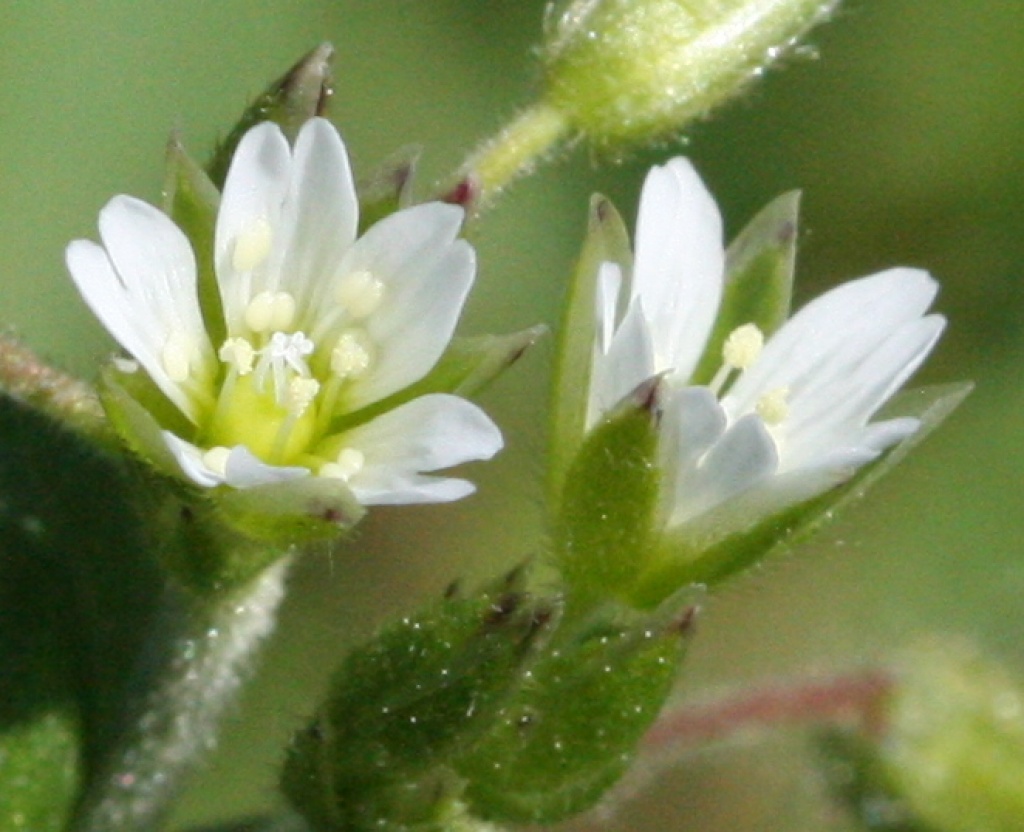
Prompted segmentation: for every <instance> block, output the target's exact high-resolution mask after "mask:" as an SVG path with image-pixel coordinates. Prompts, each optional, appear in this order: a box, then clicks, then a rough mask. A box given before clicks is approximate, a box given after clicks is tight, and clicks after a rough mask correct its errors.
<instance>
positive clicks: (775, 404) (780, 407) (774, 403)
mask: <svg viewBox="0 0 1024 832" xmlns="http://www.w3.org/2000/svg"><path fill="white" fill-rule="evenodd" d="M788 399H789V388H788V387H777V388H776V389H774V390H769V391H768V392H767V393H765V394H764V395H763V396H761V398H759V399H758V400H757V404H756V405H754V410H756V411H757V415H758V416H760V417H761V418H762V419H764V422H765V424H766V425H769V426H775V425H781V424H782V423H783V422H784V421H786V418H787V417H788V416H789V402H788Z"/></svg>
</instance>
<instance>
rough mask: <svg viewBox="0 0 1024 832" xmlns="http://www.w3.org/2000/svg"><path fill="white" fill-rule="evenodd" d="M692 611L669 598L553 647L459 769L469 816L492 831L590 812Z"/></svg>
mask: <svg viewBox="0 0 1024 832" xmlns="http://www.w3.org/2000/svg"><path fill="white" fill-rule="evenodd" d="M688 594H689V593H684V595H688ZM685 600H686V599H684V601H685ZM692 613H693V607H690V606H688V605H685V606H681V605H680V601H679V600H677V599H673V600H672V601H671V602H670V603H668V604H666V606H665V608H664V609H662V610H660V611H659V612H658V613H657V614H656V615H654V616H650V617H646V618H641V619H637V620H634V621H633V622H632V623H630V624H629V625H628V626H622V625H617V624H614V623H605V624H603V625H598V626H596V627H593V628H591V629H589V631H587V632H586V633H585V634H584V635H581V636H579V637H577V638H575V639H573V640H572V641H570V642H569V643H564V642H559V644H558V645H557V649H555V650H551V651H549V652H548V653H547V654H546V655H545V657H544V659H543V660H542V661H539V662H538V663H537V664H536V665H535V666H534V667H533V668H532V669H531V672H530V679H529V681H528V683H527V684H525V685H524V686H523V689H522V692H521V693H520V695H519V696H518V697H516V699H515V701H514V702H513V703H512V705H510V706H509V707H507V708H506V709H505V710H504V712H503V715H502V718H501V720H500V721H499V722H498V723H497V725H496V726H495V728H494V729H493V730H492V731H491V733H490V734H489V735H488V736H487V737H486V738H485V739H484V740H482V741H481V742H480V743H479V744H478V745H477V747H476V748H475V749H474V750H473V751H472V753H470V754H468V755H467V756H465V757H464V758H463V759H462V760H460V761H459V764H458V766H457V768H458V771H459V773H460V774H462V776H463V777H465V778H466V780H467V786H466V793H465V796H464V800H465V801H466V804H467V806H468V807H469V810H470V812H472V813H473V814H474V815H475V816H477V817H480V818H483V819H484V820H490V821H494V822H497V823H511V824H520V823H539V824H548V823H557V822H559V821H561V820H565V819H567V818H569V817H572V816H573V815H575V814H578V813H579V812H582V811H585V810H586V809H589V808H591V807H592V806H593V805H594V804H596V803H597V801H598V800H599V799H600V798H601V797H602V796H603V795H604V794H605V792H606V791H607V790H608V789H609V788H610V787H611V786H612V785H614V784H615V783H616V782H617V781H618V780H619V778H620V777H621V776H622V775H623V773H624V772H625V771H626V769H627V768H628V766H629V764H630V763H631V761H632V758H633V755H634V752H635V750H636V747H637V745H638V743H639V741H640V739H641V738H642V737H643V735H644V734H645V733H646V731H647V729H648V728H649V727H650V726H651V724H652V723H653V722H654V720H655V719H656V718H657V716H658V714H659V712H660V711H661V708H662V705H663V704H664V702H665V699H666V698H667V696H668V694H669V693H670V691H671V689H672V685H673V682H674V680H675V677H676V674H677V671H678V668H679V665H680V662H681V660H682V656H683V651H684V649H685V639H684V638H683V635H684V634H686V633H688V632H689V626H688V625H689V622H690V620H691V618H692Z"/></svg>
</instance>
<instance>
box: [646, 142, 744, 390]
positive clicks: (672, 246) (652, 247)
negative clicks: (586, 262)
mask: <svg viewBox="0 0 1024 832" xmlns="http://www.w3.org/2000/svg"><path fill="white" fill-rule="evenodd" d="M724 268H725V248H724V246H723V242H722V219H721V215H720V214H719V212H718V207H717V206H716V205H715V201H714V198H713V197H712V196H711V194H710V193H709V192H708V190H707V188H706V187H705V186H704V183H703V182H701V180H700V177H699V176H698V175H697V173H696V171H695V170H694V169H693V166H692V165H691V164H690V162H689V161H687V160H686V159H683V158H676V159H672V160H671V161H670V162H669V163H668V164H666V165H665V166H664V167H655V168H653V169H652V170H651V172H650V174H648V176H647V181H646V182H645V183H644V188H643V194H642V196H641V199H640V210H639V214H638V218H637V228H636V258H635V263H634V268H633V289H632V296H633V297H641V298H642V299H643V304H644V309H645V311H646V312H647V314H648V315H649V317H650V321H651V330H652V334H653V337H654V349H655V355H656V358H657V361H658V367H657V369H658V370H659V371H661V370H666V369H672V370H674V371H675V373H676V374H677V376H678V377H679V379H680V380H681V381H683V382H685V381H686V380H687V379H689V377H690V376H691V375H692V373H693V370H694V368H695V367H696V366H697V361H698V360H699V359H700V356H701V354H702V353H703V352H704V347H705V345H706V343H707V339H708V336H709V334H710V332H711V327H712V325H713V324H714V321H715V317H716V316H717V314H718V307H719V303H720V302H721V297H722V282H723V271H724Z"/></svg>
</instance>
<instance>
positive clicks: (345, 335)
mask: <svg viewBox="0 0 1024 832" xmlns="http://www.w3.org/2000/svg"><path fill="white" fill-rule="evenodd" d="M372 352H373V343H372V342H371V341H370V338H369V336H368V335H367V334H366V331H365V330H362V329H347V330H345V331H344V332H342V333H341V335H340V336H338V341H337V343H336V344H335V345H334V349H333V350H331V372H332V373H334V374H335V375H337V376H338V377H339V378H346V379H348V378H358V377H359V376H361V375H362V374H363V373H365V372H366V371H367V369H368V368H369V366H370V363H371V361H372V355H371V354H372Z"/></svg>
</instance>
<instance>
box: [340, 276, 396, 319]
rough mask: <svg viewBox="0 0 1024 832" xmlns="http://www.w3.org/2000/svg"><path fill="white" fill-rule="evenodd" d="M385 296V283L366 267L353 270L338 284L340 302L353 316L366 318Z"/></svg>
mask: <svg viewBox="0 0 1024 832" xmlns="http://www.w3.org/2000/svg"><path fill="white" fill-rule="evenodd" d="M383 297H384V284H383V283H382V282H381V281H379V280H378V279H377V278H376V277H374V276H373V274H372V273H371V272H368V271H366V270H365V269H360V270H358V271H354V272H351V273H349V274H347V275H345V277H343V278H342V280H341V282H340V283H339V284H338V292H337V298H338V303H340V304H341V305H342V306H344V307H345V309H346V310H347V311H348V313H349V315H351V316H352V317H353V318H365V317H367V316H369V315H371V314H373V312H375V311H376V309H377V307H378V306H380V302H381V300H382V299H383Z"/></svg>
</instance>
